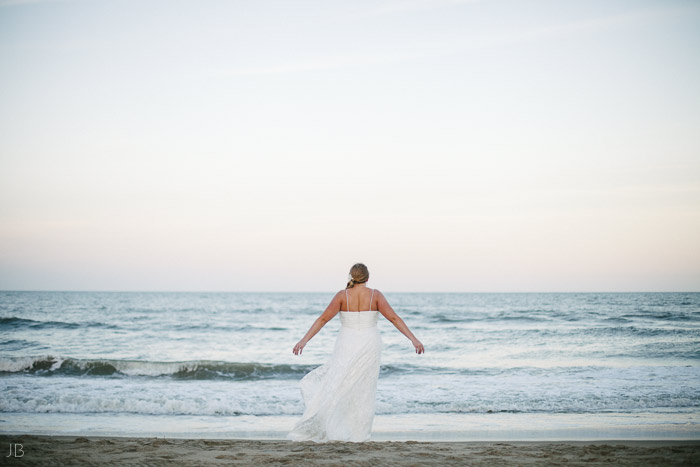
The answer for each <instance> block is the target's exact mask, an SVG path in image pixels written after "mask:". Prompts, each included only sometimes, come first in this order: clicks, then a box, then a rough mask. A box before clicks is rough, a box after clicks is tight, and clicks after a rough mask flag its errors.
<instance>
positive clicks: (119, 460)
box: [0, 434, 700, 466]
mask: <svg viewBox="0 0 700 467" xmlns="http://www.w3.org/2000/svg"><path fill="white" fill-rule="evenodd" d="M0 440H1V441H2V443H3V449H5V452H4V453H3V455H2V462H1V464H3V465H23V466H29V465H42V466H45V465H188V466H190V465H250V466H259V465H272V466H274V465H286V466H289V465H310V466H316V465H319V466H353V465H356V466H394V465H396V466H422V465H484V466H486V465H488V466H499V465H567V466H572V465H587V466H596V465H600V466H603V465H606V466H609V465H625V466H644V465H663V466H667V465H686V466H691V465H700V440H698V441H591V442H586V441H579V442H503V443H499V442H416V441H404V442H365V443H342V442H334V443H323V444H316V443H313V442H301V443H295V442H291V441H270V440H264V441H263V440H220V439H217V440H213V439H212V440H209V439H179V438H122V437H98V436H89V437H83V436H43V435H26V434H23V435H2V436H0ZM11 443H12V444H14V443H19V444H21V448H20V451H18V453H20V454H21V452H23V453H24V456H23V457H21V458H13V457H5V456H7V455H8V453H9V452H10V451H9V449H10V447H9V446H10V444H11Z"/></svg>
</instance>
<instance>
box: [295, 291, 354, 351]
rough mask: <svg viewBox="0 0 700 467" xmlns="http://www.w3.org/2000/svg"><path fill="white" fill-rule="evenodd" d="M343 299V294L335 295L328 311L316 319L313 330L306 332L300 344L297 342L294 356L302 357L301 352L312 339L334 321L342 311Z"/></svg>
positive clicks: (312, 326) (327, 308)
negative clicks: (328, 323) (329, 322)
mask: <svg viewBox="0 0 700 467" xmlns="http://www.w3.org/2000/svg"><path fill="white" fill-rule="evenodd" d="M341 297H342V292H338V293H337V294H335V297H333V300H331V303H329V304H328V307H326V310H325V311H324V312H323V313H321V316H319V317H318V318H316V321H314V323H313V324H312V325H311V328H309V330H308V331H307V332H306V335H305V336H304V337H302V338H301V340H300V341H299V342H297V345H295V346H294V348H293V349H292V352H293V353H294V355H301V351H302V350H304V347H305V346H306V344H307V343H308V342H309V341H310V340H311V338H312V337H314V336H315V335H316V333H318V331H320V330H321V328H322V327H323V326H325V325H326V323H327V322H328V321H330V320H331V319H333V317H334V316H335V315H337V314H338V312H339V311H340V303H341V302H340V300H341Z"/></svg>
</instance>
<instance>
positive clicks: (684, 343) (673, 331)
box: [0, 291, 700, 441]
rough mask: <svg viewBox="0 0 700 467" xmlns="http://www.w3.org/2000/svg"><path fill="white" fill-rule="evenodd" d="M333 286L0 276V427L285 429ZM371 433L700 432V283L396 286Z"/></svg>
mask: <svg viewBox="0 0 700 467" xmlns="http://www.w3.org/2000/svg"><path fill="white" fill-rule="evenodd" d="M334 293H335V291H332V292H328V293H214V292H211V293H203V292H202V293H200V292H172V293H171V292H12V291H4V292H0V329H1V330H2V339H1V341H0V432H2V433H34V434H82V435H88V434H91V435H112V436H173V437H207V438H229V437H230V438H260V439H265V438H270V439H275V438H284V435H285V434H286V432H287V431H288V430H289V429H290V428H291V427H292V425H293V424H294V422H295V420H296V419H297V418H298V417H299V416H300V415H301V413H302V411H303V402H302V399H301V393H300V390H299V386H298V381H299V379H300V378H301V377H302V376H304V374H306V373H307V372H308V371H310V370H311V369H313V368H315V367H316V366H318V365H320V364H322V363H323V362H324V361H325V360H326V359H328V358H329V357H330V354H331V352H332V350H333V344H334V341H335V336H336V334H337V332H338V330H339V327H340V319H339V316H336V318H335V319H333V320H332V321H331V322H329V323H328V324H327V325H326V326H325V327H324V328H323V329H322V330H321V331H320V332H319V333H318V334H317V335H316V337H314V338H313V339H312V340H311V341H310V342H309V344H307V346H306V348H305V349H304V352H303V355H301V356H295V355H293V353H292V347H293V346H294V344H295V343H296V342H297V341H298V340H299V339H300V338H301V337H302V336H303V335H304V333H305V332H306V331H307V330H308V328H309V327H310V326H311V324H312V322H313V321H314V319H315V318H316V317H317V316H318V315H319V314H320V313H321V312H322V311H323V310H324V309H325V308H326V306H327V305H328V303H329V301H330V300H331V298H332V297H333V295H334ZM385 296H386V297H387V299H388V300H389V303H390V304H391V305H392V307H393V308H394V310H395V311H396V312H397V313H398V314H399V315H400V316H401V317H402V318H403V319H404V321H405V322H406V324H407V325H408V326H409V327H410V329H411V330H412V331H413V332H414V334H415V335H416V336H417V337H418V338H419V339H420V340H421V341H422V342H423V344H424V345H425V349H426V352H425V354H423V355H417V354H416V353H415V352H414V350H413V346H412V345H411V343H410V342H409V340H408V339H406V338H405V337H404V336H403V335H402V334H400V333H399V332H398V331H397V330H396V329H395V328H394V327H393V326H392V325H391V323H389V322H388V321H387V320H385V319H384V318H383V317H381V316H380V318H379V329H380V332H381V335H382V340H383V342H384V348H383V353H382V365H381V371H380V376H379V384H378V388H377V406H376V414H377V415H376V417H375V422H374V426H373V435H372V436H373V439H377V440H385V439H393V440H405V439H416V440H441V439H445V440H447V439H449V440H474V441H480V440H494V439H499V440H531V439H562V440H564V439H646V438H648V439H671V438H672V439H699V438H700V293H390V292H385Z"/></svg>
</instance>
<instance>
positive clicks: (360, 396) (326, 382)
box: [287, 263, 425, 442]
mask: <svg viewBox="0 0 700 467" xmlns="http://www.w3.org/2000/svg"><path fill="white" fill-rule="evenodd" d="M368 280H369V271H368V270H367V266H365V265H364V264H362V263H357V264H355V265H353V267H352V268H351V269H350V275H349V282H348V284H347V286H346V287H345V290H341V291H340V292H338V293H337V294H335V297H333V300H331V303H330V304H329V305H328V307H327V308H326V310H325V311H324V312H323V313H322V314H321V316H319V317H318V318H317V319H316V321H314V323H313V324H312V325H311V328H310V329H309V331H308V332H307V333H306V335H305V336H304V337H303V338H302V339H301V340H300V341H299V342H298V343H297V345H295V346H294V350H293V352H294V354H295V355H301V352H302V350H303V349H304V346H306V344H307V343H308V342H309V341H310V340H311V338H312V337H314V336H315V335H316V333H317V332H318V331H319V330H320V329H321V328H322V327H323V326H324V325H325V324H326V323H327V322H328V321H330V320H331V319H332V318H333V317H334V316H335V315H336V314H338V312H340V323H341V327H340V332H339V333H338V338H337V340H336V342H335V348H334V350H333V355H332V356H331V358H330V359H329V360H328V361H327V362H326V363H325V364H323V365H321V366H319V367H318V368H316V369H314V370H312V371H310V372H309V373H308V374H307V375H306V376H304V377H303V378H302V379H301V381H300V382H299V385H300V386H301V393H302V397H303V399H304V405H305V410H304V414H303V415H302V417H301V419H300V420H299V421H298V422H297V423H296V425H295V426H294V428H293V429H292V431H291V432H290V433H289V434H288V435H287V438H288V439H291V440H294V441H307V440H308V441H316V442H325V441H355V442H359V441H366V440H368V439H369V437H370V432H371V431H372V421H373V419H374V403H375V398H376V390H377V378H378V377H379V362H380V354H381V350H382V339H381V337H380V335H379V330H378V329H377V318H378V313H381V314H382V315H383V316H384V317H385V318H386V319H388V320H389V321H391V323H392V324H393V325H394V326H396V328H397V329H398V330H399V331H401V333H403V334H404V335H405V336H406V337H408V338H409V339H410V340H411V343H412V344H413V346H414V347H415V349H416V353H419V354H421V353H423V352H424V351H425V350H424V348H423V344H421V342H420V341H419V340H418V339H416V336H414V335H413V333H412V332H411V331H410V329H408V326H406V323H404V322H403V320H402V319H401V318H400V317H399V315H397V314H396V312H395V311H394V310H393V309H392V308H391V306H390V305H389V302H387V300H386V298H385V297H384V295H383V294H382V293H381V292H380V291H379V290H376V289H369V288H368V287H367V281H368Z"/></svg>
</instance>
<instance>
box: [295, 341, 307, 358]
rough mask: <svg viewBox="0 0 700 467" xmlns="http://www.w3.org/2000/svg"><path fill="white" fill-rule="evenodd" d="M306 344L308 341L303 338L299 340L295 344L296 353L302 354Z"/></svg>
mask: <svg viewBox="0 0 700 467" xmlns="http://www.w3.org/2000/svg"><path fill="white" fill-rule="evenodd" d="M305 345H306V342H304V341H303V340H301V341H299V342H297V345H295V346H294V349H293V350H292V352H294V355H301V351H302V350H303V349H304V346H305Z"/></svg>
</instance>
